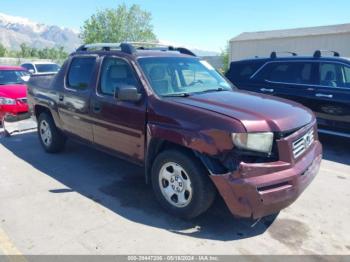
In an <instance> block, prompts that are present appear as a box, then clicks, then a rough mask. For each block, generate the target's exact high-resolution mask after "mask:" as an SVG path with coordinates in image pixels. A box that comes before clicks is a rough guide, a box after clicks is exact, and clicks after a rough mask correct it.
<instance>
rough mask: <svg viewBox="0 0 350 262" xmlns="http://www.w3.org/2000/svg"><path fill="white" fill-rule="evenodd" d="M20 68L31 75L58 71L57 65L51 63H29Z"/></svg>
mask: <svg viewBox="0 0 350 262" xmlns="http://www.w3.org/2000/svg"><path fill="white" fill-rule="evenodd" d="M21 66H22V67H23V68H25V69H27V71H28V72H29V73H30V74H31V75H40V74H51V73H57V72H58V71H59V70H60V66H59V65H58V64H55V63H51V62H31V63H24V64H22V65H21Z"/></svg>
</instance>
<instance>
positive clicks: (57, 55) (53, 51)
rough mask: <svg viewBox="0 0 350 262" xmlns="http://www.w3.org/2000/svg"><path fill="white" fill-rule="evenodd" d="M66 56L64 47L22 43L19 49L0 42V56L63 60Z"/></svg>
mask: <svg viewBox="0 0 350 262" xmlns="http://www.w3.org/2000/svg"><path fill="white" fill-rule="evenodd" d="M67 56H68V53H67V52H66V51H65V49H64V47H51V48H49V47H46V48H35V47H30V46H28V45H27V44H25V43H22V44H21V45H20V49H19V50H10V49H7V48H5V47H4V46H3V45H2V44H1V43H0V57H16V58H38V59H50V60H63V59H66V58H67Z"/></svg>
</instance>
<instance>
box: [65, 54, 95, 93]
mask: <svg viewBox="0 0 350 262" xmlns="http://www.w3.org/2000/svg"><path fill="white" fill-rule="evenodd" d="M95 61H96V58H95V57H77V58H73V60H72V62H71V65H70V68H69V72H68V78H67V85H68V86H69V87H70V88H73V89H76V90H85V89H86V88H87V87H88V86H89V84H90V81H91V77H92V73H93V70H94V67H95Z"/></svg>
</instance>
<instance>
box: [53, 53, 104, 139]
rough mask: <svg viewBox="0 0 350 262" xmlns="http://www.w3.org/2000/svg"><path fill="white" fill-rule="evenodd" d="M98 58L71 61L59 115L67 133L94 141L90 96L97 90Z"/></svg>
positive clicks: (83, 57) (73, 59)
mask: <svg viewBox="0 0 350 262" xmlns="http://www.w3.org/2000/svg"><path fill="white" fill-rule="evenodd" d="M96 68H97V67H96V57H95V56H81V57H74V58H72V60H71V61H70V65H69V69H68V72H67V74H66V79H65V84H64V85H65V86H64V89H63V90H62V92H61V93H60V94H59V108H58V111H59V114H60V117H61V120H62V124H63V129H64V130H65V131H66V132H69V133H70V134H72V135H74V136H76V137H77V138H80V139H82V140H86V141H87V142H92V141H93V136H92V124H91V121H90V119H89V118H90V115H89V114H90V96H91V91H92V90H95V79H94V77H95V75H96V72H95V71H96Z"/></svg>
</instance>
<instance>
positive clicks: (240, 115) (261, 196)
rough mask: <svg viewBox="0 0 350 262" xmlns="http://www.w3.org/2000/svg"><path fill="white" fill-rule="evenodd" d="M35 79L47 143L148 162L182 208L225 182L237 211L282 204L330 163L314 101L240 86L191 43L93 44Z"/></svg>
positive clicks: (160, 195) (186, 211) (204, 202)
mask: <svg viewBox="0 0 350 262" xmlns="http://www.w3.org/2000/svg"><path fill="white" fill-rule="evenodd" d="M50 81H51V83H50ZM28 86H29V87H28V102H29V104H30V108H31V111H32V112H33V115H34V116H35V117H36V119H37V121H38V135H39V139H40V142H41V145H42V146H43V148H44V149H45V150H46V151H47V152H49V153H55V152H59V151H61V150H62V149H63V148H64V145H65V141H66V139H67V138H68V137H69V138H72V139H77V140H79V141H82V142H84V143H86V144H89V145H91V146H94V147H96V148H98V149H101V150H103V151H105V152H109V153H111V154H114V155H117V156H120V157H122V158H124V159H127V160H129V161H131V162H133V163H135V164H138V165H140V166H142V167H144V170H145V180H146V181H147V182H150V183H152V185H153V189H154V192H155V195H156V197H157V199H158V201H159V202H160V204H161V205H162V206H163V207H164V208H166V209H167V210H168V211H169V212H171V213H173V214H175V215H177V216H180V217H185V218H193V217H196V216H198V215H200V214H202V213H203V212H205V211H206V210H207V209H208V208H209V207H210V206H211V204H212V203H213V201H214V198H215V195H216V192H217V191H218V192H219V193H220V194H221V195H222V197H223V199H224V200H225V202H226V204H227V206H228V207H229V209H230V210H231V212H232V213H233V214H235V215H237V216H240V217H249V218H260V217H263V216H266V215H269V214H274V213H277V212H279V211H280V210H281V209H283V208H285V207H287V206H288V205H290V204H291V203H292V202H294V201H295V200H296V199H297V198H298V196H299V195H300V194H301V193H302V192H303V191H304V189H305V188H306V187H307V186H308V185H309V183H310V182H311V181H312V180H313V178H314V177H315V175H316V174H317V172H318V170H319V167H320V163H321V159H322V146H321V144H320V142H319V141H318V136H317V127H316V119H315V117H314V115H313V113H312V112H311V111H310V110H308V109H306V108H304V107H302V106H300V105H298V104H297V103H294V102H288V101H287V100H284V99H280V98H272V97H269V96H265V95H257V94H256V95H254V94H252V93H250V92H245V91H238V90H236V89H234V88H233V87H232V86H231V84H230V83H229V82H228V81H226V80H225V79H224V78H223V77H222V76H221V75H220V74H219V73H218V72H217V71H216V70H215V69H214V68H213V67H212V66H211V65H210V64H209V63H207V62H206V61H204V60H202V59H200V58H197V57H196V56H195V55H194V54H193V53H192V52H191V51H189V50H187V49H185V48H174V47H164V46H154V45H151V44H140V43H138V44H135V43H134V44H130V43H124V44H121V45H119V44H116V45H111V44H96V45H84V46H82V47H81V48H79V49H78V50H77V52H75V53H73V54H72V55H71V56H70V57H69V59H68V60H67V61H66V62H65V63H64V65H63V67H62V69H61V70H60V72H59V73H58V74H57V75H55V76H52V77H51V78H50V76H33V77H31V79H30V81H29V83H28Z"/></svg>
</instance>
